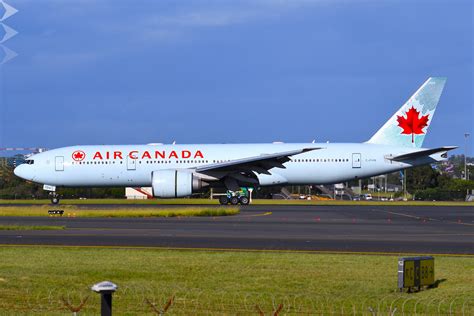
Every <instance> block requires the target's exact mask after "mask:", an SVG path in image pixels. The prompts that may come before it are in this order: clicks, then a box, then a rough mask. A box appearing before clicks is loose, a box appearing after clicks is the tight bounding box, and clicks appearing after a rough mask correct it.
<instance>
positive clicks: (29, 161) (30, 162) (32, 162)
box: [25, 159, 35, 165]
mask: <svg viewBox="0 0 474 316" xmlns="http://www.w3.org/2000/svg"><path fill="white" fill-rule="evenodd" d="M25 163H26V164H27V165H33V164H34V163H35V161H34V160H33V159H28V160H25Z"/></svg>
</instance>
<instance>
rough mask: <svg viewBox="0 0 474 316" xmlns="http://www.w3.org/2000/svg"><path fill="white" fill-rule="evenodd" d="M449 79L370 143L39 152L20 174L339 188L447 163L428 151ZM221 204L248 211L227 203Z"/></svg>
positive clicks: (81, 181)
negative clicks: (347, 183)
mask: <svg viewBox="0 0 474 316" xmlns="http://www.w3.org/2000/svg"><path fill="white" fill-rule="evenodd" d="M445 83H446V78H444V77H430V78H428V80H426V81H425V82H424V83H423V85H422V86H421V87H420V88H419V89H418V90H417V91H416V92H415V93H414V94H413V95H412V96H411V97H410V98H409V99H408V101H406V102H405V103H404V104H403V105H402V106H401V108H400V109H399V110H398V111H397V112H396V113H395V114H394V115H393V116H392V117H390V119H389V120H388V121H387V122H386V123H385V124H384V125H383V126H382V127H381V128H380V129H379V130H378V131H377V132H376V133H375V134H374V135H373V136H372V137H371V138H370V139H369V140H368V141H366V142H364V143H315V142H312V143H309V144H307V143H293V144H285V143H280V142H279V143H269V144H207V145H204V144H203V145H200V144H194V145H178V144H175V143H173V144H171V145H164V144H148V145H89V146H71V147H64V148H59V149H54V150H49V151H46V152H42V153H38V154H35V155H32V156H30V157H29V158H27V159H26V161H25V163H24V164H22V165H20V166H18V167H17V168H15V170H14V173H15V175H17V176H18V177H21V178H23V179H25V180H27V181H31V182H36V183H39V184H43V185H44V186H43V189H44V190H46V191H50V194H51V202H52V203H53V204H58V203H59V195H58V194H57V192H56V189H57V188H59V187H108V186H110V187H120V186H122V187H151V188H152V193H153V196H154V197H157V198H179V197H186V196H190V195H192V194H193V193H196V192H200V191H202V190H203V189H204V188H208V187H225V188H226V189H227V190H230V191H234V192H235V191H238V190H239V189H240V188H241V187H259V186H261V187H264V186H285V185H315V184H333V183H341V182H345V181H350V180H354V179H362V178H368V177H373V176H377V175H381V174H387V173H391V172H395V171H400V170H403V169H406V168H411V167H415V166H420V165H425V164H430V163H434V162H438V161H443V160H445V159H446V158H447V152H448V151H450V150H453V149H455V148H457V147H456V146H444V147H438V148H423V147H422V144H423V141H424V139H425V135H426V133H427V131H428V128H429V126H430V124H431V122H432V120H433V115H434V112H435V110H436V107H437V105H438V102H439V99H440V96H441V93H442V91H443V89H444V86H445ZM220 202H221V204H229V203H230V204H238V203H240V204H248V203H249V199H248V198H246V197H244V198H242V199H240V200H239V199H234V198H230V199H229V198H228V197H226V196H223V197H221V198H220Z"/></svg>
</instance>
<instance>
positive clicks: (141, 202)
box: [0, 199, 474, 206]
mask: <svg viewBox="0 0 474 316" xmlns="http://www.w3.org/2000/svg"><path fill="white" fill-rule="evenodd" d="M0 204H37V205H48V204H50V201H49V200H0ZM68 204H75V205H90V204H100V205H103V204H124V205H127V204H131V205H137V204H138V205H150V204H159V205H176V204H183V205H209V204H215V205H217V204H219V201H218V200H215V199H214V200H210V199H152V200H126V199H87V200H79V199H77V200H67V199H65V200H61V205H68ZM253 204H256V205H280V204H281V205H391V206H399V205H406V206H413V205H418V206H474V202H449V201H406V202H405V201H336V200H327V201H317V200H312V201H307V200H256V199H254V200H253Z"/></svg>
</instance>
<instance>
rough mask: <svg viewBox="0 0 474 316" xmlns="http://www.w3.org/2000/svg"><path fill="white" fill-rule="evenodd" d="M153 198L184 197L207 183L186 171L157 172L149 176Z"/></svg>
mask: <svg viewBox="0 0 474 316" xmlns="http://www.w3.org/2000/svg"><path fill="white" fill-rule="evenodd" d="M151 179H152V189H153V196H155V197H161V198H178V197H185V196H189V195H191V194H193V193H194V192H196V191H198V190H200V189H201V188H202V187H203V186H206V185H207V183H206V182H204V181H202V179H201V178H200V177H199V176H198V175H196V174H193V173H192V171H190V170H189V171H188V170H176V169H170V170H158V171H153V173H152V175H151Z"/></svg>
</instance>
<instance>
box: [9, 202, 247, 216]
mask: <svg viewBox="0 0 474 316" xmlns="http://www.w3.org/2000/svg"><path fill="white" fill-rule="evenodd" d="M51 208H52V207H51V206H49V205H33V206H3V207H2V206H0V216H49V214H48V210H50V209H51ZM54 208H55V209H61V210H64V214H63V216H67V217H71V216H72V217H177V216H183V217H184V216H228V215H236V214H238V213H239V209H238V208H237V207H200V206H190V207H184V208H179V209H178V208H169V209H166V208H160V209H140V208H129V209H127V208H126V207H125V208H120V209H110V210H109V209H94V208H93V207H91V208H81V207H80V206H73V205H61V206H60V207H59V206H58V207H56V206H55V207H54Z"/></svg>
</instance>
